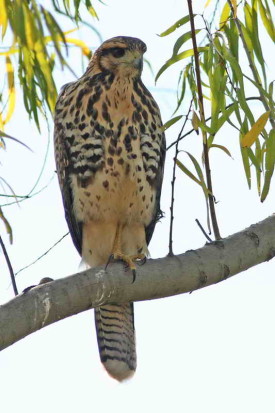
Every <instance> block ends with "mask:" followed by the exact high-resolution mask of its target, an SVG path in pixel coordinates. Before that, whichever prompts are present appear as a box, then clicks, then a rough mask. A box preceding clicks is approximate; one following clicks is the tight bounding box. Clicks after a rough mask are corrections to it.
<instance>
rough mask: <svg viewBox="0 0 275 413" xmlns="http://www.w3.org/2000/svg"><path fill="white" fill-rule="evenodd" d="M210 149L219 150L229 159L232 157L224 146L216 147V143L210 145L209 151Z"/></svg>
mask: <svg viewBox="0 0 275 413" xmlns="http://www.w3.org/2000/svg"><path fill="white" fill-rule="evenodd" d="M210 148H218V149H221V150H222V151H223V152H225V153H226V155H228V156H230V158H232V155H231V153H230V151H229V150H228V149H227V148H226V147H225V146H223V145H217V144H216V143H212V145H210V146H209V149H210ZM232 159H233V158H232Z"/></svg>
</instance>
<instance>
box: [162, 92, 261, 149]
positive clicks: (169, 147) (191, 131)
mask: <svg viewBox="0 0 275 413" xmlns="http://www.w3.org/2000/svg"><path fill="white" fill-rule="evenodd" d="M246 100H260V101H261V100H262V99H261V98H260V97H257V96H255V97H254V96H252V97H250V98H246ZM234 104H235V102H233V103H230V104H229V105H227V106H226V107H225V109H228V108H230V106H232V105H234ZM219 113H221V110H220V111H219ZM209 120H211V116H209V117H208V118H207V119H205V122H208V121H209ZM232 126H233V125H232ZM194 131H195V129H194V128H192V129H190V130H189V131H188V132H186V133H185V134H184V135H182V136H181V137H180V138H179V139H177V140H176V141H174V142H172V143H171V144H170V145H169V146H167V148H166V151H168V150H169V149H171V148H172V146H174V145H176V143H177V142H178V141H181V140H182V139H184V138H186V136H188V135H191V133H193V132H194Z"/></svg>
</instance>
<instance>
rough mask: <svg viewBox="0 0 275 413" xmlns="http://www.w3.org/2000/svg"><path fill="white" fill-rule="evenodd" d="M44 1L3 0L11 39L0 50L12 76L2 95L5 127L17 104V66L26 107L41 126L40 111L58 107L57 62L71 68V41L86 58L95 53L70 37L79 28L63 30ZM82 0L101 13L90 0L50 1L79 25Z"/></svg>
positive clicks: (4, 25)
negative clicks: (55, 75) (69, 44)
mask: <svg viewBox="0 0 275 413" xmlns="http://www.w3.org/2000/svg"><path fill="white" fill-rule="evenodd" d="M40 3H41V4H40ZM40 3H39V2H38V1H34V0H31V1H29V0H14V1H11V0H0V10H1V15H0V26H1V34H2V41H3V40H4V39H6V38H7V39H8V41H10V43H11V46H9V47H7V50H6V51H3V52H0V60H1V59H5V61H6V73H7V79H8V87H7V90H6V93H5V92H4V93H3V94H2V96H1V100H2V102H4V104H3V106H2V109H0V129H1V130H3V127H4V125H5V124H6V123H7V122H8V121H9V120H10V119H11V117H12V114H13V111H14V108H15V96H16V88H15V83H14V72H15V68H16V69H17V70H18V78H19V81H20V86H21V88H22V90H23V96H24V105H25V109H26V111H27V113H28V114H29V116H30V118H33V119H34V120H35V122H36V125H37V127H38V129H39V112H42V113H44V112H45V109H46V108H48V110H49V111H50V112H51V113H52V112H53V110H54V106H55V101H56V97H57V90H56V85H55V81H54V69H55V67H56V66H57V64H59V65H60V66H61V68H64V67H67V68H69V65H68V63H67V55H68V43H71V44H74V45H75V46H76V47H78V48H79V49H80V51H81V52H82V54H83V56H84V57H85V58H88V59H89V58H90V56H91V52H90V50H89V48H88V46H87V45H86V44H85V43H84V42H83V41H80V40H78V39H74V38H71V37H68V34H69V33H71V32H72V31H75V30H76V28H75V29H73V30H71V31H69V32H63V31H62V29H61V27H60V26H59V24H58V22H57V20H56V18H55V17H54V15H53V13H52V12H51V11H50V10H49V9H46V8H45V7H44V5H43V2H40ZM82 3H83V4H84V5H85V6H86V8H87V9H88V11H89V12H90V13H91V14H92V16H94V17H97V15H96V12H95V10H94V8H93V6H92V3H91V2H90V1H89V0H85V1H80V0H74V1H70V0H63V2H62V6H61V5H60V2H58V1H56V0H52V2H51V4H50V5H51V6H53V7H54V10H55V11H56V12H58V13H60V14H62V15H65V16H67V17H69V18H70V19H71V20H72V21H73V22H74V25H76V24H77V23H78V22H79V21H81V15H80V12H79V9H80V6H81V4H82ZM69 69H70V68H69ZM5 108H6V109H5Z"/></svg>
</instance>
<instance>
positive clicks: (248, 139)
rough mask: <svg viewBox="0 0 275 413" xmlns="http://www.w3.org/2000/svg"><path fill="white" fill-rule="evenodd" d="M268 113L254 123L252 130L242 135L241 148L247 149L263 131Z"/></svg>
mask: <svg viewBox="0 0 275 413" xmlns="http://www.w3.org/2000/svg"><path fill="white" fill-rule="evenodd" d="M269 114H270V111H267V112H265V113H263V114H262V115H261V116H260V117H259V119H258V120H257V121H256V122H255V123H254V125H253V126H252V128H251V129H250V130H249V131H248V132H247V133H246V134H245V135H244V137H243V139H242V142H241V144H242V147H243V148H244V147H249V146H251V145H253V143H254V142H255V141H256V139H257V138H258V136H259V135H260V133H261V132H262V131H263V129H264V127H265V125H266V122H267V120H268V118H269Z"/></svg>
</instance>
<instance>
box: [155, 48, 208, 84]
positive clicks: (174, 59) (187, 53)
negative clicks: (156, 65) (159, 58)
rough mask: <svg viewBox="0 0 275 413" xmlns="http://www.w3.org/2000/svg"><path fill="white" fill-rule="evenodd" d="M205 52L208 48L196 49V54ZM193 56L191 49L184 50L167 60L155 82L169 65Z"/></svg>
mask: <svg viewBox="0 0 275 413" xmlns="http://www.w3.org/2000/svg"><path fill="white" fill-rule="evenodd" d="M206 50H208V47H198V52H199V53H200V52H205V51H206ZM193 54H194V50H193V49H188V50H185V51H184V52H182V53H180V54H178V55H176V56H172V57H171V58H170V59H169V60H167V62H166V63H165V64H164V65H163V66H162V67H161V68H160V70H159V71H158V73H157V75H156V78H155V81H157V80H158V78H159V77H160V75H161V74H162V73H163V72H164V71H165V70H166V69H167V68H168V67H169V66H171V65H173V64H174V63H176V62H179V61H180V60H182V59H185V58H186V57H190V56H193Z"/></svg>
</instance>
